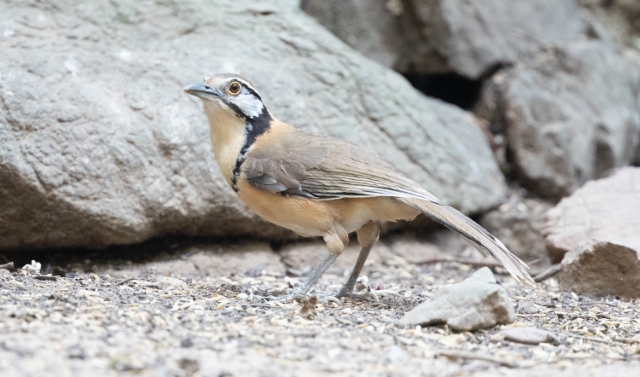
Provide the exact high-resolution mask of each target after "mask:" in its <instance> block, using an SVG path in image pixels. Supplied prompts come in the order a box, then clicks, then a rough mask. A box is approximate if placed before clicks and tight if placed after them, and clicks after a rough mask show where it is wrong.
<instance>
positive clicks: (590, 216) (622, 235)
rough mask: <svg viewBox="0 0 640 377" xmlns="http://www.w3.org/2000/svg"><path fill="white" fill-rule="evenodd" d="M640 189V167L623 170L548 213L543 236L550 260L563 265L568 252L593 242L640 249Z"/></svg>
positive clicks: (583, 190) (576, 194)
mask: <svg viewBox="0 0 640 377" xmlns="http://www.w3.org/2000/svg"><path fill="white" fill-rule="evenodd" d="M639 187H640V168H633V167H627V168H623V169H620V170H618V171H617V172H616V173H615V174H614V175H613V176H611V177H608V178H604V179H600V180H597V181H593V182H588V183H587V184H585V185H584V186H583V187H582V188H580V189H579V190H577V191H576V192H575V193H574V194H573V195H571V196H570V197H568V198H565V199H563V200H562V201H561V202H560V203H559V204H558V205H557V206H556V207H555V208H553V209H551V210H549V211H548V212H547V219H546V222H545V226H544V229H543V234H544V235H545V239H546V245H547V251H548V253H549V256H550V257H551V259H552V260H553V261H554V262H555V263H557V262H560V261H561V260H562V258H563V257H564V255H565V253H567V252H569V251H571V250H574V249H575V248H576V247H578V246H579V245H580V244H582V243H584V242H585V241H588V240H590V239H598V240H606V241H611V242H613V243H614V244H619V245H625V246H627V247H630V248H631V249H634V250H640V231H638V230H639V229H640V210H638V209H639V208H640V195H638V190H639V189H638V188H639ZM577 252H578V253H580V250H578V251H577ZM611 277H612V276H611Z"/></svg>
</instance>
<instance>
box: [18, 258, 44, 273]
mask: <svg viewBox="0 0 640 377" xmlns="http://www.w3.org/2000/svg"><path fill="white" fill-rule="evenodd" d="M41 268H42V265H41V264H40V263H38V262H36V261H34V260H32V261H31V264H25V265H24V266H23V267H22V270H23V271H28V272H40V269H41Z"/></svg>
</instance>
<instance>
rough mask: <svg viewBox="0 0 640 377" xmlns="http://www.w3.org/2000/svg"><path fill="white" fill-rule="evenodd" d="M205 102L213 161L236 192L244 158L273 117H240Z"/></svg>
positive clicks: (265, 130)
mask: <svg viewBox="0 0 640 377" xmlns="http://www.w3.org/2000/svg"><path fill="white" fill-rule="evenodd" d="M207 102H209V101H205V113H206V114H207V118H208V120H209V130H210V135H211V143H212V145H213V153H214V156H215V160H216V162H217V163H218V166H219V167H220V170H221V171H222V175H223V176H224V178H225V180H226V181H227V183H229V185H231V187H233V189H234V190H236V191H237V185H236V183H237V177H238V175H239V174H240V169H241V167H242V163H243V162H244V156H245V154H246V153H247V152H248V151H249V149H250V148H251V146H252V145H253V143H254V142H255V141H256V139H257V138H258V137H260V135H262V134H264V133H265V132H267V131H268V130H269V127H270V124H271V121H272V120H273V118H272V117H271V115H270V114H269V112H268V111H266V109H265V111H263V113H262V114H261V115H260V116H258V117H254V118H242V117H239V116H237V115H236V114H235V113H234V112H233V111H229V110H227V109H224V108H221V107H220V105H218V104H216V103H213V102H211V103H207Z"/></svg>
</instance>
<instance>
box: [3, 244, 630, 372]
mask: <svg viewBox="0 0 640 377" xmlns="http://www.w3.org/2000/svg"><path fill="white" fill-rule="evenodd" d="M170 249H171V250H170V252H168V253H163V252H156V253H155V254H154V255H158V254H160V255H162V256H161V257H160V258H159V259H156V260H145V261H144V262H139V263H132V262H131V261H130V260H135V259H136V258H133V254H135V253H136V250H135V247H130V248H128V249H124V250H125V252H124V253H123V252H120V253H119V254H118V260H106V261H105V260H102V261H99V262H96V261H92V260H86V261H83V260H80V261H79V262H78V261H66V262H65V263H64V265H63V266H62V270H64V271H74V272H73V273H67V274H66V277H60V276H59V277H49V278H44V277H42V275H39V274H37V273H34V272H26V271H17V272H14V273H8V272H7V271H4V273H0V316H1V317H2V321H1V322H0V375H3V376H4V375H6V376H67V375H89V374H91V375H93V376H102V375H105V376H111V375H114V376H115V375H136V376H214V377H218V376H220V377H222V376H260V377H266V376H315V375H329V374H336V375H346V376H409V375H410V376H540V375H543V374H546V375H548V376H556V375H557V376H573V375H578V374H580V375H582V376H599V375H602V376H605V375H606V376H610V375H616V376H637V375H638V370H640V336H639V335H638V334H639V333H640V300H625V299H620V298H615V297H607V298H597V299H595V298H589V297H584V296H577V295H575V294H572V293H566V292H560V291H559V290H558V286H557V282H556V281H555V280H554V279H550V280H547V281H546V282H544V283H543V284H541V285H540V286H539V287H538V288H537V289H528V288H523V287H519V286H517V285H516V284H515V282H514V281H513V280H512V279H511V278H510V277H508V276H506V275H504V274H503V272H504V271H502V270H501V269H500V268H497V271H495V270H496V269H494V271H495V272H496V273H497V277H498V279H499V280H500V281H501V282H502V284H503V285H505V286H506V287H507V288H508V290H509V293H510V295H511V297H512V299H513V300H514V302H515V304H516V305H517V309H516V313H517V320H516V323H513V324H510V325H508V326H502V327H496V328H493V329H489V330H483V331H478V332H474V333H469V332H463V333H457V332H454V331H451V330H450V329H448V328H447V327H446V326H431V327H425V328H408V327H402V326H398V325H396V322H397V320H398V318H400V317H401V316H402V315H403V313H404V312H406V311H408V310H409V309H411V308H413V307H414V306H415V305H417V304H418V303H420V302H422V301H424V300H428V299H429V297H431V296H432V295H433V293H434V292H435V291H436V290H437V289H438V288H439V287H440V286H442V285H443V284H447V283H453V282H458V281H461V280H462V279H464V278H466V277H468V276H469V275H470V274H471V273H473V271H475V270H476V269H477V268H478V267H477V266H476V265H473V266H472V265H469V264H461V263H458V262H440V263H429V259H428V258H427V259H426V260H424V261H422V263H421V261H416V258H415V255H416V254H417V253H419V252H422V253H423V254H424V253H425V250H426V248H425V245H423V244H422V243H421V242H416V241H414V240H407V239H399V240H390V241H389V240H388V241H387V242H385V243H380V244H379V245H377V246H376V247H375V248H374V251H373V252H372V256H371V258H370V261H369V263H368V264H367V266H366V267H365V271H364V273H365V274H366V275H367V277H368V278H369V281H370V286H371V288H372V289H374V290H376V289H380V290H386V291H389V293H387V294H385V295H382V296H381V299H380V302H365V303H360V302H358V303H356V302H352V301H351V300H344V301H343V302H342V303H341V304H340V305H337V304H335V303H324V304H322V303H321V304H319V305H317V306H316V307H315V309H313V308H310V305H308V304H307V305H305V308H304V310H301V309H303V308H302V306H301V305H300V304H298V303H287V304H282V303H279V302H273V301H265V300H262V301H260V300H256V299H255V295H258V294H264V293H265V292H270V293H274V292H278V291H281V290H286V289H289V288H290V287H291V286H293V285H295V284H296V283H297V282H299V281H300V280H301V279H303V277H300V275H301V274H303V273H304V272H305V270H306V269H308V266H309V265H310V264H312V263H315V262H316V261H317V260H318V259H321V258H322V257H323V255H324V254H323V253H325V251H324V249H323V246H322V245H320V244H314V243H305V244H294V245H287V246H284V247H282V248H280V250H279V252H277V253H276V252H274V251H273V250H272V248H271V247H270V246H269V245H268V244H266V243H250V244H249V243H247V244H242V243H235V244H226V245H213V244H188V245H181V244H179V243H178V244H174V245H171V247H170ZM121 251H122V250H121ZM104 253H105V252H104V251H103V252H102V254H104ZM127 253H132V257H131V258H127ZM427 254H429V253H428V252H427ZM356 255H357V248H356V247H355V246H354V247H350V248H349V249H348V250H347V251H346V252H345V254H344V255H343V256H342V257H341V258H339V260H338V263H337V264H336V265H335V266H333V267H332V268H330V269H329V271H328V272H327V274H325V276H323V278H322V279H321V281H320V282H319V284H318V286H317V287H316V289H315V291H314V292H312V294H314V293H315V294H328V293H331V292H335V291H336V290H337V289H338V288H339V287H340V285H341V284H342V283H343V282H344V281H345V280H346V276H348V273H349V272H350V267H351V265H352V264H353V263H354V261H355V258H356ZM453 255H454V256H455V257H456V258H464V259H469V258H472V257H474V255H473V253H471V252H470V251H469V249H466V248H462V249H459V250H458V252H457V253H454V254H453ZM449 256H451V255H449ZM435 257H438V256H437V255H435V256H434V255H431V257H430V258H431V260H433V258H435ZM128 259H129V260H128ZM408 260H412V262H409V261H408ZM425 262H426V263H425ZM50 263H51V261H49V262H47V265H48V266H49V268H48V270H49V272H50V271H53V272H60V269H52V268H51V265H50ZM46 272H48V271H47V270H43V273H46ZM169 276H172V277H169ZM40 279H47V280H40ZM49 279H51V280H49ZM525 325H529V326H537V327H540V328H544V329H547V330H549V331H551V332H553V333H555V334H556V335H557V337H558V338H559V340H560V342H559V344H546V343H543V344H540V345H537V346H531V345H523V344H517V343H512V342H508V341H506V340H504V339H503V338H502V336H501V335H500V334H499V331H500V329H503V328H510V327H517V326H525Z"/></svg>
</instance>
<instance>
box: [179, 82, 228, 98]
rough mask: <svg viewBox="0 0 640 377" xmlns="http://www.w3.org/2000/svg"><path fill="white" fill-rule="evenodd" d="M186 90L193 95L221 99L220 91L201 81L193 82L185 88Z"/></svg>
mask: <svg viewBox="0 0 640 377" xmlns="http://www.w3.org/2000/svg"><path fill="white" fill-rule="evenodd" d="M184 91H185V92H187V93H188V94H191V95H192V96H196V97H200V98H204V99H214V100H217V99H221V95H220V92H218V91H217V90H216V89H214V88H212V87H210V86H209V85H207V84H205V83H202V82H199V83H197V84H191V85H189V86H187V87H186V88H184Z"/></svg>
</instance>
